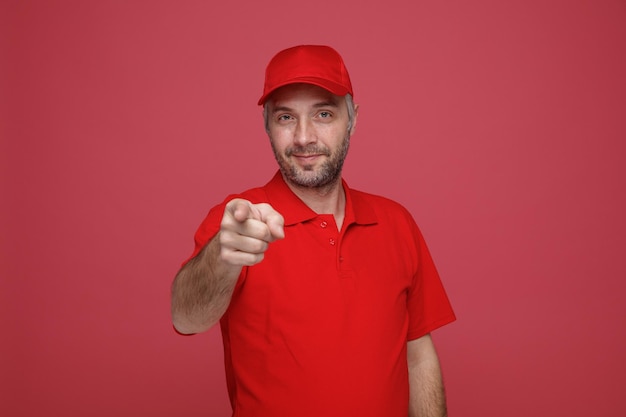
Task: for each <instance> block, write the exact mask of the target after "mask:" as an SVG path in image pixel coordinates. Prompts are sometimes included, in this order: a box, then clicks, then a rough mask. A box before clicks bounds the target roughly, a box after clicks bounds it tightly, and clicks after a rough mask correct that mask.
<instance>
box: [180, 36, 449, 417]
mask: <svg viewBox="0 0 626 417" xmlns="http://www.w3.org/2000/svg"><path fill="white" fill-rule="evenodd" d="M353 96H354V94H353V91H352V85H351V82H350V78H349V76H348V72H347V70H346V67H345V65H344V62H343V60H342V58H341V57H340V56H339V54H338V53H337V52H336V51H335V50H333V49H331V48H329V47H327V46H311V45H305V46H297V47H293V48H289V49H286V50H284V51H281V52H279V53H278V54H277V55H276V56H275V57H274V58H273V59H272V60H271V62H270V63H269V65H268V67H267V70H266V76H265V88H264V92H263V96H262V97H261V99H260V100H259V105H263V106H264V112H263V114H264V117H265V128H266V131H267V134H268V136H269V139H270V143H271V146H272V149H273V151H274V154H275V156H276V160H277V162H278V165H279V168H280V170H279V172H278V173H277V174H276V175H275V176H274V178H273V179H272V180H271V181H270V182H269V183H268V184H266V185H265V186H263V187H259V188H254V189H252V190H248V191H246V192H244V193H241V194H238V195H233V196H230V197H228V198H227V199H226V200H225V201H224V202H223V203H222V204H220V205H218V206H216V207H214V208H213V209H211V211H210V212H209V214H208V215H207V217H206V219H205V220H204V222H203V223H202V224H201V226H200V228H199V229H198V231H197V233H196V237H195V241H196V249H195V251H194V253H193V254H192V257H191V258H190V260H189V261H188V262H186V263H185V264H184V266H183V267H182V268H181V270H180V271H179V273H178V275H177V276H176V278H175V280H174V283H173V286H172V319H173V323H174V326H175V328H176V329H177V330H178V331H179V332H181V333H184V334H191V333H198V332H202V331H205V330H207V329H209V328H210V327H211V326H213V325H214V324H215V323H217V322H218V321H219V322H220V325H221V330H222V336H223V341H224V356H225V365H226V376H227V384H228V390H229V395H230V400H231V404H232V407H233V415H234V416H239V417H247V416H255V417H265V416H276V417H279V416H288V417H291V416H298V417H302V416H315V417H321V416H324V417H329V416H341V417H346V416H360V417H362V416H371V417H405V416H407V415H410V416H444V415H446V404H445V396H444V391H443V383H442V379H441V372H440V367H439V361H438V358H437V354H436V351H435V348H434V346H433V342H432V340H431V338H430V332H431V331H433V330H434V329H436V328H438V327H440V326H443V325H445V324H447V323H449V322H451V321H453V320H454V319H455V317H454V313H453V311H452V309H451V307H450V303H449V302H448V298H447V296H446V294H445V291H444V289H443V286H442V284H441V281H440V279H439V276H438V274H437V271H436V269H435V266H434V264H433V262H432V259H431V257H430V255H429V253H428V249H427V248H426V245H425V243H424V240H423V238H422V235H421V233H420V232H419V229H418V228H417V226H416V224H415V222H414V221H413V219H412V217H411V215H410V214H409V213H408V212H407V211H406V210H405V209H404V208H403V207H401V206H400V205H399V204H397V203H395V202H393V201H390V200H388V199H385V198H382V197H378V196H374V195H371V194H366V193H363V192H359V191H355V190H352V189H350V188H349V187H348V185H347V184H346V182H345V181H343V179H342V177H341V171H342V166H343V162H344V159H345V157H346V154H347V152H348V145H349V141H350V136H351V135H352V133H353V132H354V129H355V125H356V120H357V116H358V106H357V105H355V104H353V101H352V97H353Z"/></svg>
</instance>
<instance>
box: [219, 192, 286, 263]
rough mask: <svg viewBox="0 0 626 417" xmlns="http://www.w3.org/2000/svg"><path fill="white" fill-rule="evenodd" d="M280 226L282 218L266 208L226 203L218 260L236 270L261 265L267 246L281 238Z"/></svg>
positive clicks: (255, 205) (235, 201)
mask: <svg viewBox="0 0 626 417" xmlns="http://www.w3.org/2000/svg"><path fill="white" fill-rule="evenodd" d="M284 224H285V222H284V220H283V216H281V214H280V213H278V212H277V211H276V210H274V209H273V208H272V206H270V205H269V204H266V203H260V204H252V203H251V202H249V201H247V200H243V199H239V198H236V199H234V200H231V201H229V202H228V204H226V209H225V210H224V216H223V217H222V223H221V226H220V233H219V241H220V257H221V258H222V260H223V261H225V262H226V263H228V264H231V265H236V266H250V265H255V264H257V263H259V262H261V261H262V260H263V257H264V254H265V251H266V250H267V248H268V247H269V244H270V243H272V242H274V241H275V240H277V239H282V238H284V237H285V231H284Z"/></svg>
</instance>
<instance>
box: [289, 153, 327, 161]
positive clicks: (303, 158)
mask: <svg viewBox="0 0 626 417" xmlns="http://www.w3.org/2000/svg"><path fill="white" fill-rule="evenodd" d="M293 156H294V158H296V159H299V160H301V161H307V162H310V161H313V160H315V159H317V158H318V157H320V156H322V154H312V155H297V154H294V155H293Z"/></svg>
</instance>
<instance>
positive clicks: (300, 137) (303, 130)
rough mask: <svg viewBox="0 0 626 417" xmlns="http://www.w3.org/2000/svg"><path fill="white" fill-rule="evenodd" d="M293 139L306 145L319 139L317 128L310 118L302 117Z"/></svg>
mask: <svg viewBox="0 0 626 417" xmlns="http://www.w3.org/2000/svg"><path fill="white" fill-rule="evenodd" d="M293 141H294V143H295V144H297V145H299V146H304V145H307V144H309V143H313V142H315V141H317V136H316V134H315V128H314V126H313V125H312V123H311V121H310V120H307V119H300V120H298V123H297V125H296V130H295V132H294V137H293Z"/></svg>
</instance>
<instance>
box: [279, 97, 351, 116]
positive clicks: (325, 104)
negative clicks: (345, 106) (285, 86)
mask: <svg viewBox="0 0 626 417" xmlns="http://www.w3.org/2000/svg"><path fill="white" fill-rule="evenodd" d="M323 107H339V104H338V103H337V100H328V101H320V102H318V103H315V104H314V105H313V108H315V109H319V108H323ZM281 111H287V112H290V111H293V109H292V108H290V107H287V106H277V107H274V108H273V109H272V113H277V112H281Z"/></svg>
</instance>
